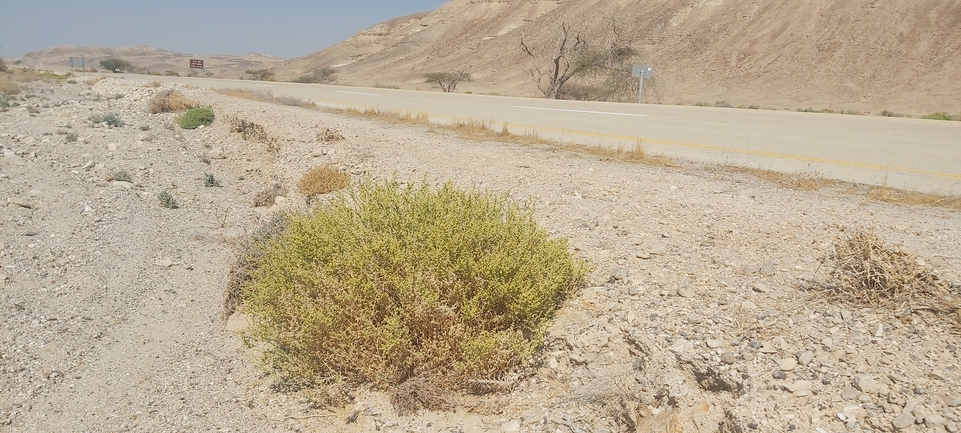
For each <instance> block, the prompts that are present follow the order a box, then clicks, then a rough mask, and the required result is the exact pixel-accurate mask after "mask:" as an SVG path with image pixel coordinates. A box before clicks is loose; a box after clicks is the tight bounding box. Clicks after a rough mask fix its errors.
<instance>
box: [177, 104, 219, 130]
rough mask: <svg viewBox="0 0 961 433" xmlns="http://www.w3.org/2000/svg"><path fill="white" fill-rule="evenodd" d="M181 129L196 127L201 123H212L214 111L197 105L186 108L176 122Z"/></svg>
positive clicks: (205, 124)
mask: <svg viewBox="0 0 961 433" xmlns="http://www.w3.org/2000/svg"><path fill="white" fill-rule="evenodd" d="M177 123H179V124H180V127H181V128H183V129H197V128H199V127H200V126H201V125H203V126H210V125H211V124H212V123H214V111H213V110H211V109H210V108H208V107H197V108H191V109H189V110H187V112H186V113H184V114H182V115H181V116H180V120H179V121H178V122H177Z"/></svg>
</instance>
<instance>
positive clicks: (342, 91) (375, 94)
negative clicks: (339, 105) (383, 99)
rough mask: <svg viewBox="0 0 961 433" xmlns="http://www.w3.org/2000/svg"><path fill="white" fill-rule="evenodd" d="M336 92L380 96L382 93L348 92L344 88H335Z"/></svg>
mask: <svg viewBox="0 0 961 433" xmlns="http://www.w3.org/2000/svg"><path fill="white" fill-rule="evenodd" d="M334 93H349V94H351V95H366V96H380V94H377V93H364V92H347V91H344V90H335V91H334Z"/></svg>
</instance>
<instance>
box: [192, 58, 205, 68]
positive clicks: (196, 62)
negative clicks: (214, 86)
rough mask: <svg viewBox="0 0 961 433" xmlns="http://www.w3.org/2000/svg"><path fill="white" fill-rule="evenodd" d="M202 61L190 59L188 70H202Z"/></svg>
mask: <svg viewBox="0 0 961 433" xmlns="http://www.w3.org/2000/svg"><path fill="white" fill-rule="evenodd" d="M203 68H204V61H203V60H197V59H190V69H203Z"/></svg>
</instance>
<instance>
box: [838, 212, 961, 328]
mask: <svg viewBox="0 0 961 433" xmlns="http://www.w3.org/2000/svg"><path fill="white" fill-rule="evenodd" d="M823 263H824V264H826V265H828V266H829V267H830V270H829V275H828V281H827V282H826V283H825V289H827V290H826V293H827V294H828V297H829V298H831V300H833V301H838V302H845V303H852V304H856V305H867V306H872V307H884V308H890V309H895V310H899V311H905V312H910V311H912V310H931V311H935V312H939V313H953V312H954V311H955V310H957V309H959V308H961V300H959V298H958V296H957V295H956V294H953V293H951V291H950V287H949V285H948V283H947V282H945V281H944V280H941V279H940V278H939V277H938V274H937V273H936V272H935V271H934V270H933V269H932V268H931V267H930V266H928V265H927V264H926V263H924V261H923V260H921V259H919V258H918V257H916V256H914V255H913V254H910V253H907V252H904V251H903V250H901V248H900V246H899V247H890V246H888V245H886V244H885V243H884V241H883V240H882V239H881V238H880V237H878V235H877V234H876V233H875V232H874V231H865V230H859V231H855V232H854V233H852V234H847V235H842V236H839V237H838V238H837V239H836V240H835V241H834V245H833V249H832V250H831V251H830V252H829V253H828V254H827V255H826V256H825V257H824V259H823Z"/></svg>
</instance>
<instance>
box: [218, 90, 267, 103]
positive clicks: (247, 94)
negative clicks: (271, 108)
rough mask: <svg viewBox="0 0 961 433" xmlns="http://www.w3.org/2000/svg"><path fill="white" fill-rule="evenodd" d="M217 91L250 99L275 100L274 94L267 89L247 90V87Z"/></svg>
mask: <svg viewBox="0 0 961 433" xmlns="http://www.w3.org/2000/svg"><path fill="white" fill-rule="evenodd" d="M217 93H219V94H221V95H226V96H230V97H233V98H240V99H248V100H251V101H260V102H274V95H273V93H270V92H269V91H267V90H245V89H219V90H217Z"/></svg>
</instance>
